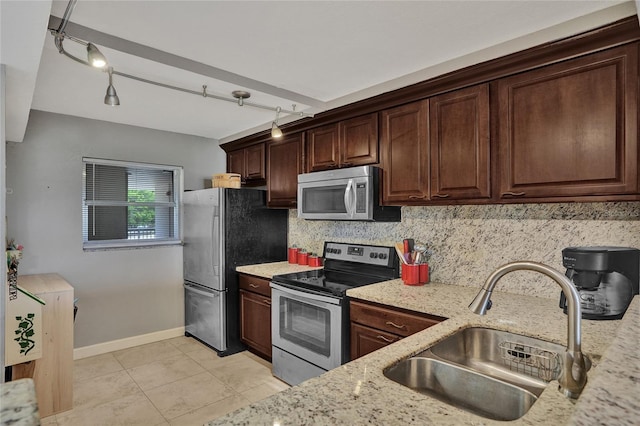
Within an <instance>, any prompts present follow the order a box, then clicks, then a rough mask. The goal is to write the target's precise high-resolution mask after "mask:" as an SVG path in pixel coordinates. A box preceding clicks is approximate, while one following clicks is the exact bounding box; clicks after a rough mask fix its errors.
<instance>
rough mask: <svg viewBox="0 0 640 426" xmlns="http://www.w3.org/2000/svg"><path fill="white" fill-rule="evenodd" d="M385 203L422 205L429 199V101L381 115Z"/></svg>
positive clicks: (405, 106)
mask: <svg viewBox="0 0 640 426" xmlns="http://www.w3.org/2000/svg"><path fill="white" fill-rule="evenodd" d="M380 121H381V124H380V128H381V131H380V133H381V134H380V164H381V166H382V170H383V173H382V175H383V181H382V202H383V204H387V205H389V204H391V205H393V204H412V203H414V204H419V203H424V202H425V201H426V200H428V199H429V101H428V100H424V101H418V102H413V103H410V104H407V105H403V106H399V107H396V108H390V109H387V110H384V111H382V112H381V113H380Z"/></svg>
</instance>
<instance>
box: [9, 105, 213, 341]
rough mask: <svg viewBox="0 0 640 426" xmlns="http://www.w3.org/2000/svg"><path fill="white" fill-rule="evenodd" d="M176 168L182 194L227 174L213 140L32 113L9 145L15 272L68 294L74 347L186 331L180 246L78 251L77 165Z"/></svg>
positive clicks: (79, 179) (79, 191) (79, 180)
mask: <svg viewBox="0 0 640 426" xmlns="http://www.w3.org/2000/svg"><path fill="white" fill-rule="evenodd" d="M83 156H87V157H96V158H108V159H115V160H126V161H137V162H148V163H158V164H170V165H180V166H183V167H184V172H185V173H184V176H185V180H184V187H185V189H201V188H204V187H205V185H206V182H207V181H209V182H210V179H211V175H212V174H213V173H221V172H224V171H225V167H226V166H225V164H226V156H225V154H224V151H223V150H222V149H221V148H220V147H219V146H218V143H217V141H215V140H213V139H205V138H200V137H196V136H188V135H183V134H176V133H169V132H163V131H157V130H151V129H145V128H140V127H133V126H127V125H121V124H113V123H107V122H103V121H96V120H90V119H83V118H77V117H71V116H66V115H60V114H52V113H47V112H42V111H33V110H32V111H31V114H30V118H29V124H28V126H27V132H26V135H25V138H24V141H23V142H21V143H11V142H9V143H7V188H8V190H9V192H11V193H10V194H9V193H8V194H7V197H6V203H7V220H8V235H9V237H10V238H15V240H16V242H18V243H20V244H22V245H24V247H25V249H24V252H23V260H22V261H21V262H20V268H19V274H20V275H22V274H37V273H47V272H56V273H58V274H60V275H61V276H62V277H63V278H65V279H66V280H67V281H68V282H69V283H71V285H72V286H73V287H74V289H75V297H77V298H78V299H79V301H78V316H77V318H76V323H75V344H74V346H75V347H76V348H79V347H85V346H89V345H94V344H98V343H103V342H109V341H113V340H117V339H123V338H127V337H132V336H138V335H142V334H147V333H153V332H158V331H163V330H169V329H173V328H177V327H182V326H183V325H184V318H183V315H184V306H183V304H184V303H183V290H182V247H180V246H172V247H161V248H150V249H131V250H112V251H97V252H84V251H83V250H82V232H81V231H82V230H81V227H82V216H81V214H82V206H81V194H82V157H83Z"/></svg>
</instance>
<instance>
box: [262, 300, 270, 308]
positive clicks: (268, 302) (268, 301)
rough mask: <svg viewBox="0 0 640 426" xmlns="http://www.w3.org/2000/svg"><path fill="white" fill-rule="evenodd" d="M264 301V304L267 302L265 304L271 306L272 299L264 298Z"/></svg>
mask: <svg viewBox="0 0 640 426" xmlns="http://www.w3.org/2000/svg"><path fill="white" fill-rule="evenodd" d="M262 303H264V304H265V305H267V306H271V300H269V299H264V300H263V301H262Z"/></svg>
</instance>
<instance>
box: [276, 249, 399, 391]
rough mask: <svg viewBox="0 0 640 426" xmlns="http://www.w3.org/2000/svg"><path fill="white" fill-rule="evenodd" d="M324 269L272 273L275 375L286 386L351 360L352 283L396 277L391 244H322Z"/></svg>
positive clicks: (396, 264) (361, 284)
mask: <svg viewBox="0 0 640 426" xmlns="http://www.w3.org/2000/svg"><path fill="white" fill-rule="evenodd" d="M323 256H324V258H325V262H324V265H325V267H324V270H322V269H319V270H314V271H307V272H299V273H293V274H283V275H276V276H274V277H273V278H272V282H271V288H272V293H271V297H272V304H271V319H272V322H271V324H272V325H271V327H272V341H273V352H272V365H273V374H274V375H275V376H276V377H278V378H280V379H281V380H283V381H285V382H287V383H289V384H290V385H297V384H299V383H301V382H303V381H305V380H307V379H310V378H312V377H316V376H319V375H320V374H322V373H324V372H325V371H328V370H331V369H332V368H335V367H338V366H340V365H342V364H344V363H345V362H348V361H349V302H348V300H347V296H346V292H347V290H348V289H350V288H353V287H360V286H363V285H368V284H373V283H377V282H382V281H387V280H391V279H394V278H397V277H398V270H399V266H398V257H397V256H396V255H395V250H394V248H393V247H385V246H371V245H364V244H349V243H335V242H325V243H324V254H323Z"/></svg>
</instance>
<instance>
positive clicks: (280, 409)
mask: <svg viewBox="0 0 640 426" xmlns="http://www.w3.org/2000/svg"><path fill="white" fill-rule="evenodd" d="M269 265H271V266H270V267H269V270H270V272H272V274H276V275H277V274H281V273H285V272H286V271H284V272H282V271H281V270H279V269H278V267H277V266H276V265H275V264H269ZM243 268H246V267H243ZM256 268H257V269H260V268H259V266H256ZM238 270H239V271H240V268H238ZM243 272H244V271H243ZM247 273H249V272H247ZM254 274H255V271H254ZM262 276H264V275H262ZM266 278H269V277H266ZM497 289H500V283H498V287H497ZM477 291H478V289H475V288H470V287H462V286H457V285H452V284H442V283H429V284H427V285H424V286H415V287H414V286H406V285H404V284H403V283H402V281H401V280H392V281H386V282H383V283H379V284H373V285H370V286H366V287H359V288H355V289H351V290H349V291H348V292H347V294H348V296H349V297H351V298H354V299H362V300H368V301H372V302H378V303H382V304H386V305H391V306H397V307H402V308H405V309H410V310H414V311H419V312H425V313H429V314H433V315H438V316H442V317H446V318H449V319H448V320H446V321H443V322H442V323H440V324H438V325H435V326H433V327H430V328H428V329H426V330H423V331H421V332H419V333H416V334H414V335H412V336H409V337H406V338H404V339H402V340H400V341H399V342H396V343H394V344H392V345H390V346H387V347H385V348H383V349H380V350H378V351H376V352H373V353H371V354H368V355H366V356H364V357H362V358H359V359H356V360H354V361H352V362H350V363H348V364H345V365H343V366H342V367H339V368H336V369H334V370H332V371H329V372H327V373H325V374H323V375H322V376H320V377H316V378H313V379H311V380H308V381H306V382H304V383H302V384H301V385H299V386H295V387H292V388H291V389H288V390H286V391H284V392H281V393H279V394H276V395H274V396H272V397H270V398H267V399H265V400H262V401H259V402H257V403H255V404H252V405H250V406H249V407H246V408H243V409H241V410H238V411H236V412H234V413H231V414H229V415H227V416H225V417H223V418H220V419H217V420H215V421H212V422H210V423H208V424H209V425H222V424H227V425H229V424H237V425H241V424H246V425H254V424H259V425H262V424H264V425H267V424H268V425H273V424H275V423H279V424H280V425H302V424H305V425H316V424H317V425H324V424H332V425H336V424H340V425H347V424H349V425H360V424H374V425H378V424H385V425H387V424H391V425H393V424H438V425H463V424H465V425H499V424H502V425H503V424H504V422H500V421H493V420H489V419H485V418H483V417H479V416H476V415H474V414H471V413H468V412H466V411H463V410H460V409H457V408H455V407H453V406H450V405H448V404H445V403H443V402H440V401H438V400H436V399H434V398H431V397H428V396H426V395H422V394H420V393H417V392H414V391H412V390H410V389H409V388H406V387H404V386H401V385H399V384H397V383H395V382H393V381H391V380H389V379H387V378H386V377H384V376H383V374H382V371H383V369H384V368H385V367H387V366H389V365H392V364H394V363H396V362H397V361H399V360H401V359H404V358H406V357H408V356H411V355H413V354H416V353H418V352H420V351H421V350H423V349H425V348H427V347H429V346H431V345H433V344H434V343H437V342H438V341H440V340H442V339H444V338H445V337H447V336H449V335H451V334H453V333H455V332H456V331H458V330H460V329H463V328H468V327H471V326H481V327H491V328H496V329H500V330H506V331H510V332H514V333H520V334H526V335H529V336H533V337H537V338H541V339H544V340H548V341H552V342H555V343H560V344H562V345H566V336H567V318H566V316H565V315H564V314H563V313H562V311H561V310H560V309H559V308H558V300H557V299H549V298H539V297H531V296H521V295H515V294H510V293H505V292H498V291H494V293H493V296H492V301H493V307H492V309H491V310H490V311H489V312H488V313H487V315H485V316H479V315H475V314H473V313H471V312H470V311H469V310H468V308H467V306H468V305H469V303H470V302H471V300H472V299H473V297H474V296H475V295H476V293H477ZM558 291H559V290H558ZM639 309H640V298H639V297H636V298H635V299H634V301H633V303H632V305H631V306H630V308H629V310H628V313H627V315H626V316H625V318H624V319H623V320H621V321H588V320H582V349H583V352H585V353H586V354H587V355H588V356H589V357H590V358H591V360H592V361H593V363H594V367H593V368H592V369H591V370H590V371H589V373H588V380H589V381H588V384H587V386H586V388H585V390H584V392H583V394H582V396H581V398H580V399H579V401H578V402H577V403H576V402H574V401H571V400H569V399H567V398H565V397H564V396H563V395H562V394H561V393H560V392H558V391H557V386H558V383H557V381H553V382H551V383H550V384H549V385H548V387H547V389H546V390H545V391H544V392H543V393H542V395H541V396H540V398H539V399H538V401H537V402H536V403H535V404H534V405H533V406H532V407H531V409H530V410H529V411H528V412H527V413H526V414H525V415H524V416H523V417H521V418H520V419H518V420H515V421H513V424H516V425H540V424H580V425H582V424H585V425H586V424H621V423H622V424H624V423H623V422H625V421H626V422H627V423H628V424H632V423H633V422H635V421H636V420H637V418H638V416H640V407H639V402H638V401H639V400H638V398H637V395H638V392H637V389H638V385H637V383H638V380H639V378H640V371H639V369H640V366H639V365H638V353H639V350H638V326H637V324H638V320H639V319H638V310H639ZM618 331H619V334H618V336H617V337H616V333H618ZM603 354H606V356H605V357H604V358H602V359H601V356H602V355H603ZM601 365H602V366H601ZM622 366H624V367H622ZM625 367H626V368H625ZM358 381H361V382H362V384H361V387H360V391H359V394H358V395H355V393H354V389H355V387H356V384H357V383H358ZM604 389H606V390H604ZM623 419H624V420H623Z"/></svg>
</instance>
